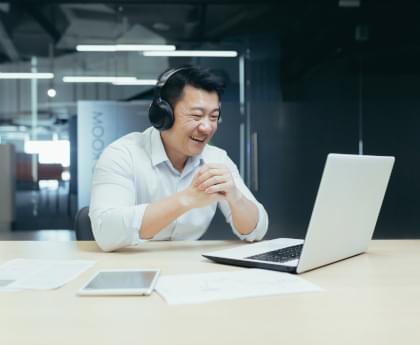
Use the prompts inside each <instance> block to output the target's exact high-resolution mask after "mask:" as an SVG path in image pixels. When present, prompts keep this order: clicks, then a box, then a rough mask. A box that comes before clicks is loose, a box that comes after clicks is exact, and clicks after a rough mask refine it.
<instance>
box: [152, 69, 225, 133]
mask: <svg viewBox="0 0 420 345" xmlns="http://www.w3.org/2000/svg"><path fill="white" fill-rule="evenodd" d="M192 68H193V67H191V66H183V67H178V68H172V69H169V70H168V71H166V72H165V73H163V74H162V76H161V77H160V78H159V80H158V81H157V83H156V88H155V94H154V98H153V101H152V103H151V104H150V107H149V120H150V122H151V123H152V125H153V127H155V128H156V129H158V130H160V131H164V130H166V129H169V128H171V127H172V126H173V124H174V121H175V117H174V112H173V109H172V106H171V105H170V104H169V102H167V101H165V100H164V99H162V97H161V92H162V89H163V88H164V86H165V85H166V83H167V82H168V80H169V79H170V78H171V77H172V76H173V75H174V74H176V73H178V72H180V71H185V70H189V69H192ZM220 111H221V108H220V104H219V118H218V122H219V123H220V122H221V120H222V118H221V117H220Z"/></svg>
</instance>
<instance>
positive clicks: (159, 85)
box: [156, 66, 191, 89]
mask: <svg viewBox="0 0 420 345" xmlns="http://www.w3.org/2000/svg"><path fill="white" fill-rule="evenodd" d="M190 68H191V67H188V66H183V67H178V68H171V69H169V70H168V71H166V72H165V73H163V74H162V76H161V77H160V78H159V80H158V82H157V84H156V87H157V88H160V89H161V88H162V87H163V86H164V85H165V84H166V82H167V81H168V80H169V79H170V78H171V77H172V76H173V75H174V74H176V73H178V72H180V71H184V70H187V69H190Z"/></svg>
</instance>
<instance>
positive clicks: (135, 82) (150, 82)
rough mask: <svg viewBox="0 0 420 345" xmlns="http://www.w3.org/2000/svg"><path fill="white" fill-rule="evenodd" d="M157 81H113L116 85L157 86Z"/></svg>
mask: <svg viewBox="0 0 420 345" xmlns="http://www.w3.org/2000/svg"><path fill="white" fill-rule="evenodd" d="M156 83H157V80H156V79H136V80H125V81H124V80H117V81H113V82H112V84H114V85H153V86H154V85H156Z"/></svg>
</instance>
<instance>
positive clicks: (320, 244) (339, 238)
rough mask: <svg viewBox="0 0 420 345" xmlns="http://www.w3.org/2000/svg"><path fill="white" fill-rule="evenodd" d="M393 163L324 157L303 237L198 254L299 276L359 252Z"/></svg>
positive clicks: (389, 159) (344, 156) (372, 158)
mask: <svg viewBox="0 0 420 345" xmlns="http://www.w3.org/2000/svg"><path fill="white" fill-rule="evenodd" d="M394 160H395V158H394V157H388V156H367V155H347V154H329V155H328V157H327V160H326V163H325V167H324V171H323V173H322V178H321V183H320V185H319V189H318V193H317V196H316V200H315V205H314V207H313V210H312V215H311V219H310V221H309V225H308V229H307V232H306V236H305V239H295V238H278V239H274V240H268V241H261V242H256V243H252V244H243V245H241V246H238V247H236V248H232V249H225V250H219V251H215V252H211V253H205V254H202V255H203V256H204V257H205V258H207V259H210V260H212V261H215V262H217V263H222V264H230V265H239V266H245V267H255V268H263V269H270V270H276V271H284V272H290V273H302V272H305V271H308V270H312V269H315V268H318V267H321V266H324V265H327V264H331V263H333V262H336V261H339V260H343V259H346V258H349V257H352V256H355V255H358V254H361V253H364V252H365V251H366V250H367V247H368V243H369V241H370V240H371V238H372V235H373V231H374V229H375V225H376V221H377V219H378V215H379V211H380V209H381V205H382V201H383V198H384V195H385V190H386V188H387V185H388V181H389V178H390V175H391V171H392V167H393V165H394Z"/></svg>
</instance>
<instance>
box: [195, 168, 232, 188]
mask: <svg viewBox="0 0 420 345" xmlns="http://www.w3.org/2000/svg"><path fill="white" fill-rule="evenodd" d="M224 175H226V171H225V170H223V169H208V170H206V171H205V172H203V173H202V174H201V175H200V176H199V177H198V178H197V180H196V185H200V184H201V183H203V182H204V181H206V180H208V179H210V178H212V177H213V176H224Z"/></svg>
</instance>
